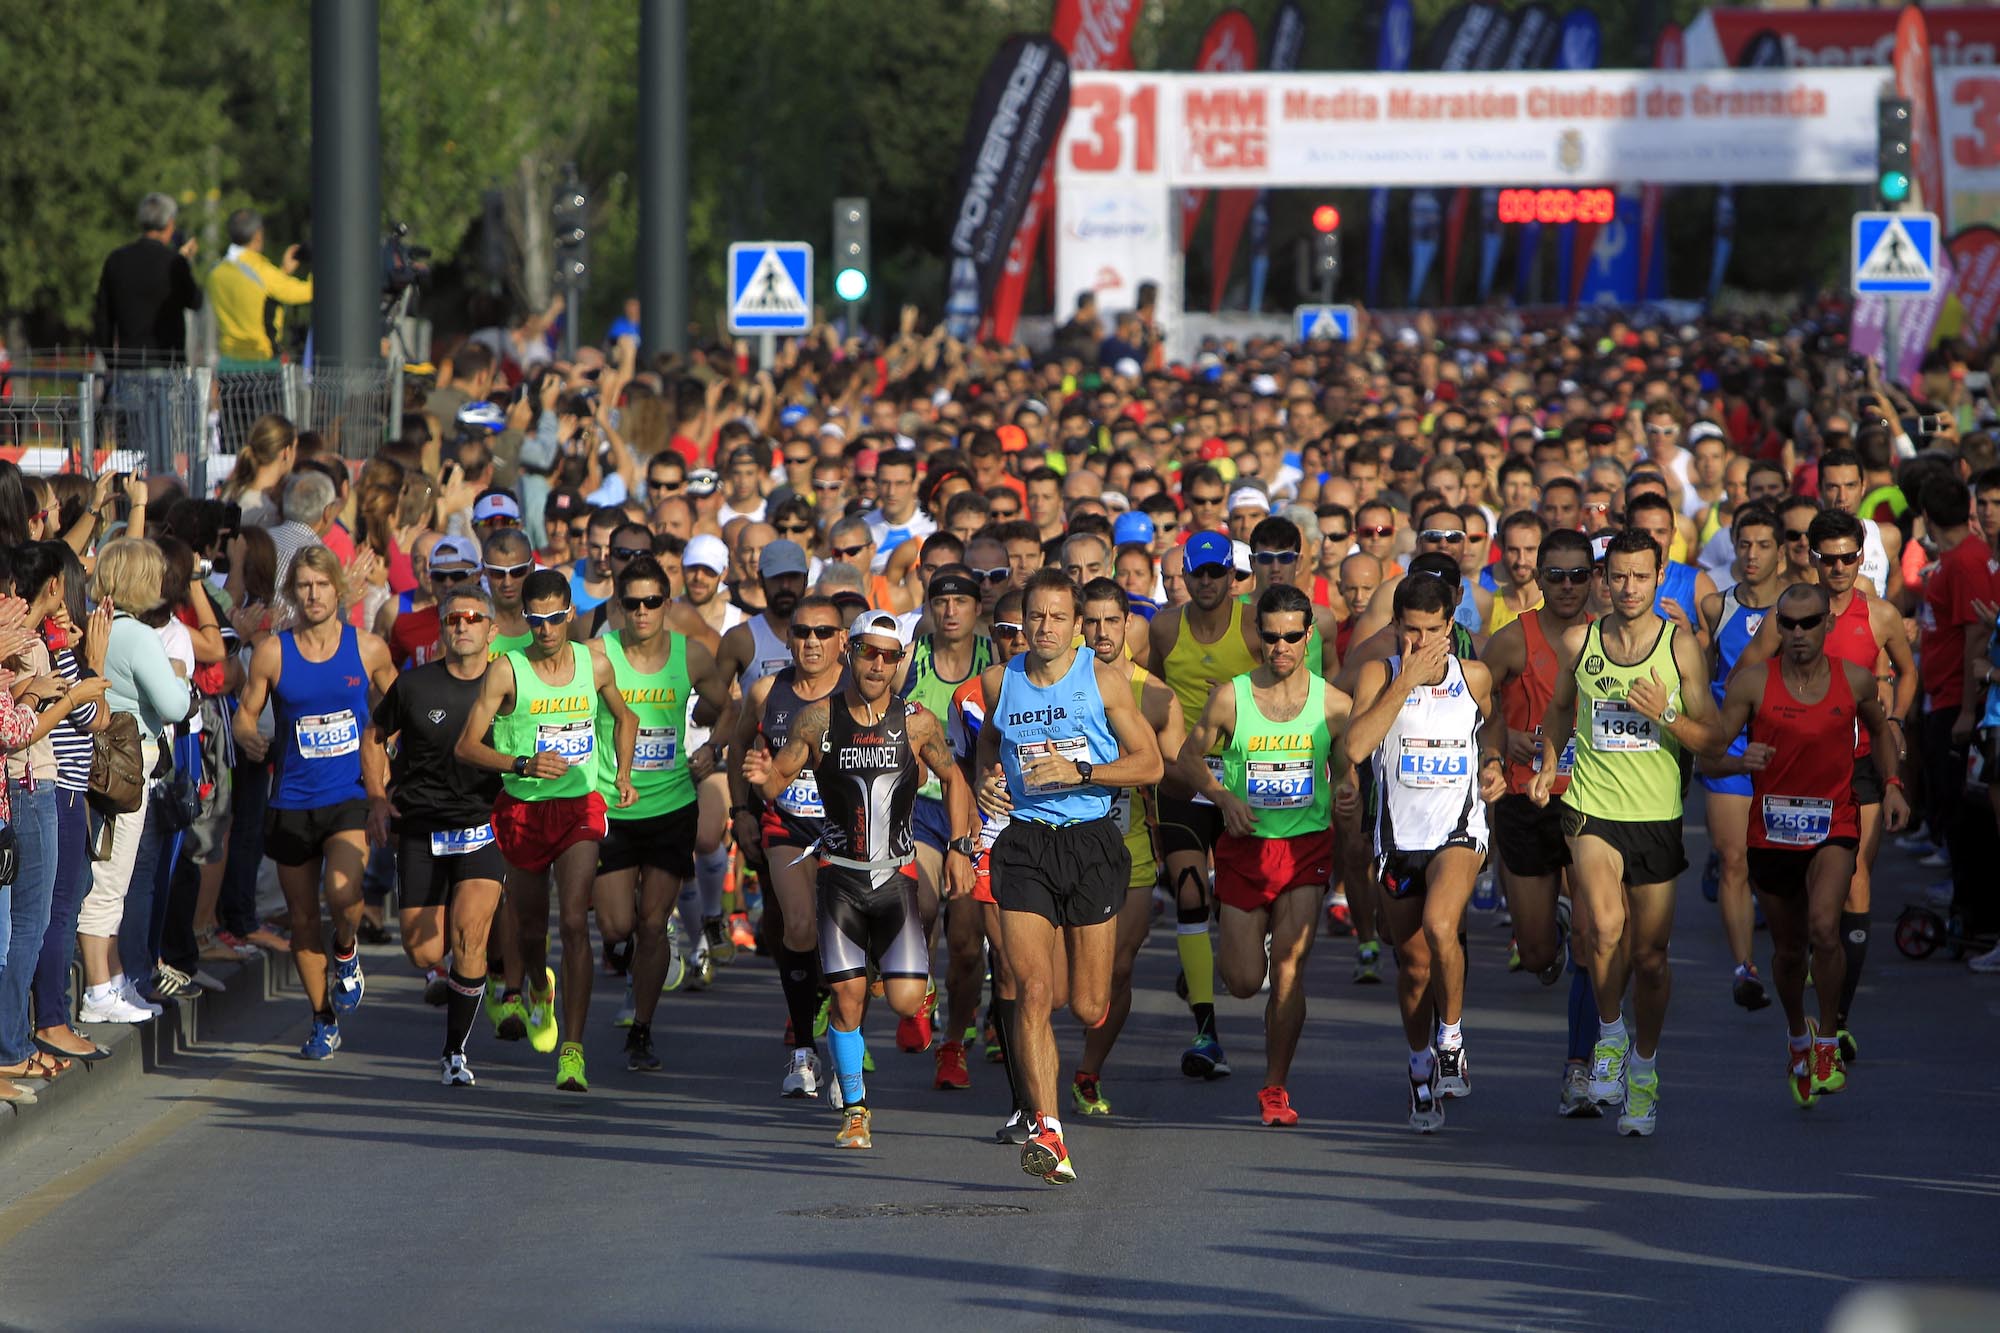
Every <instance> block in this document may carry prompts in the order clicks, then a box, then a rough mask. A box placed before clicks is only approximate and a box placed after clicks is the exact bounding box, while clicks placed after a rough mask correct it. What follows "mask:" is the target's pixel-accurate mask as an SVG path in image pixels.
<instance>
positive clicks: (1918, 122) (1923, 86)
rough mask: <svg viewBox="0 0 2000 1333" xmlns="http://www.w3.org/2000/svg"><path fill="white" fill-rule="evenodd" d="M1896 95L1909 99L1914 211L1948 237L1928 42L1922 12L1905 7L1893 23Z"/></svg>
mask: <svg viewBox="0 0 2000 1333" xmlns="http://www.w3.org/2000/svg"><path fill="white" fill-rule="evenodd" d="M1895 64H1896V95H1897V96H1898V97H1907V98H1909V99H1910V157H1911V159H1912V167H1913V169H1912V171H1911V172H1910V175H1911V176H1912V177H1914V178H1915V181H1916V187H1917V189H1916V198H1915V199H1914V200H1913V201H1912V202H1913V204H1914V206H1915V207H1917V208H1921V209H1925V210H1928V211H1929V212H1932V213H1935V214H1937V215H1938V225H1939V226H1940V227H1943V228H1944V229H1945V234H1946V235H1949V234H1950V233H1951V218H1950V217H1949V216H1948V214H1949V212H1950V207H1951V200H1949V199H1947V198H1946V197H1945V192H1944V153H1943V151H1942V150H1943V147H1944V145H1943V144H1942V143H1940V142H1939V140H1938V115H1937V93H1936V89H1937V85H1936V83H1934V82H1933V81H1932V79H1931V39H1930V33H1929V31H1928V29H1927V28H1926V27H1925V24H1924V11H1923V10H1921V9H1918V8H1917V7H1916V6H1915V5H1906V6H1904V8H1903V14H1902V17H1901V18H1899V19H1897V20H1896V54H1895Z"/></svg>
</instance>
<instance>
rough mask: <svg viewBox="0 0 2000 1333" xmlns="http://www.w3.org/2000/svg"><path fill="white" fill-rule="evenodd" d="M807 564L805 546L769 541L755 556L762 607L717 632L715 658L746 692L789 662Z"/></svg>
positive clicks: (788, 542)
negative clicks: (719, 646) (795, 611)
mask: <svg viewBox="0 0 2000 1333" xmlns="http://www.w3.org/2000/svg"><path fill="white" fill-rule="evenodd" d="M683 559H685V557H683ZM807 567H808V566H807V562H806V553H805V550H804V548H803V547H801V546H800V545H799V544H798V543H797V542H794V541H785V540H783V539H780V540H778V541H774V542H772V543H771V544H770V545H769V546H766V547H765V548H764V550H763V553H762V555H760V556H759V557H758V565H757V583H758V586H759V587H760V588H761V589H762V590H763V593H764V609H763V610H762V611H759V612H758V613H757V614H756V615H754V616H751V617H750V618H749V619H748V620H746V621H744V622H743V623H741V624H739V625H737V626H736V627H735V628H733V629H731V630H730V631H729V632H728V633H726V634H724V635H723V636H722V651H721V652H720V653H719V654H718V659H717V660H718V661H719V662H720V663H721V666H722V669H723V670H724V671H726V672H728V673H729V674H730V675H732V676H734V677H735V678H736V686H737V688H738V689H740V690H742V691H743V692H744V693H745V694H746V695H747V694H748V693H749V690H750V687H751V686H752V685H754V684H756V683H757V682H758V681H760V680H762V679H763V678H764V677H766V676H768V675H771V674H772V673H773V672H777V671H782V670H784V669H785V668H786V667H788V666H790V665H791V663H792V654H791V648H790V647H789V644H790V641H791V624H792V608H794V607H796V606H797V605H798V604H799V598H801V597H803V596H805V595H806V570H807Z"/></svg>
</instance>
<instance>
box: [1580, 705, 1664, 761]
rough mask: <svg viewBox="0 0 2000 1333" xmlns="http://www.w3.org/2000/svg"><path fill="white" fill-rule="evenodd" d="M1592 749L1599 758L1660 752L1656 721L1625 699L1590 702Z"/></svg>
mask: <svg viewBox="0 0 2000 1333" xmlns="http://www.w3.org/2000/svg"><path fill="white" fill-rule="evenodd" d="M1590 748H1591V749H1593V750H1596V751H1597V752H1598V753H1600V754H1606V753H1614V752H1625V753H1629V752H1631V751H1634V750H1657V749H1659V748H1660V741H1659V737H1658V735H1657V734H1656V733H1655V731H1654V727H1653V719H1652V718H1650V717H1647V716H1646V715H1645V714H1644V713H1642V712H1640V711H1639V710H1638V709H1636V708H1634V707H1633V706H1632V705H1631V704H1628V703H1626V702H1625V701H1624V700H1623V699H1592V700H1591V701H1590Z"/></svg>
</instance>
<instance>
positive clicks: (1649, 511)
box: [1625, 491, 1715, 777]
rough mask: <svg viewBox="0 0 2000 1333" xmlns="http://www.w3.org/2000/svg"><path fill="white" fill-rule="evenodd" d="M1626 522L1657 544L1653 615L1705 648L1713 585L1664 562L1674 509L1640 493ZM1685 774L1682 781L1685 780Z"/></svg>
mask: <svg viewBox="0 0 2000 1333" xmlns="http://www.w3.org/2000/svg"><path fill="white" fill-rule="evenodd" d="M1625 522H1626V524H1627V525H1628V526H1631V527H1634V528H1637V529H1639V531H1641V532H1643V533H1645V534H1646V535H1647V536H1649V537H1651V538H1652V539H1653V540H1654V541H1655V542H1657V543H1658V544H1659V547H1660V551H1661V557H1660V558H1661V559H1662V560H1664V561H1665V563H1664V564H1663V565H1661V566H1660V590H1659V592H1658V594H1657V595H1655V596H1654V598H1653V614H1654V615H1656V616H1658V617H1659V618H1660V619H1662V620H1670V621H1672V622H1673V623H1674V624H1676V625H1679V626H1680V627H1681V628H1682V629H1684V630H1686V631H1687V632H1688V633H1690V634H1692V635H1694V636H1695V638H1696V639H1697V641H1699V642H1700V644H1701V646H1702V647H1703V648H1706V647H1708V627H1707V626H1705V625H1703V624H1702V623H1701V608H1702V607H1703V605H1705V604H1706V603H1707V601H1708V599H1709V598H1710V597H1712V596H1714V595H1715V582H1714V580H1712V579H1710V578H1709V577H1708V575H1707V574H1705V573H1703V572H1702V571H1701V570H1699V569H1697V568H1695V566H1693V565H1683V564H1681V563H1679V562H1678V561H1674V560H1667V559H1666V555H1665V553H1666V552H1667V551H1668V550H1670V549H1672V546H1673V540H1674V506H1673V504H1672V503H1671V502H1670V501H1669V500H1668V499H1667V497H1666V496H1664V495H1656V494H1654V493H1653V492H1651V491H1642V492H1640V493H1639V494H1638V495H1634V496H1632V497H1630V498H1629V499H1628V500H1626V502H1625ZM1685 776H1686V775H1685V771H1684V772H1683V777H1685Z"/></svg>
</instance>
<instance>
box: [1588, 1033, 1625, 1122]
mask: <svg viewBox="0 0 2000 1333" xmlns="http://www.w3.org/2000/svg"><path fill="white" fill-rule="evenodd" d="M1631 1053H1632V1039H1631V1038H1630V1037H1620V1038H1619V1039H1618V1040H1616V1041H1605V1040H1602V1039H1599V1041H1598V1043H1597V1045H1596V1047H1595V1048H1593V1049H1592V1050H1591V1053H1590V1100H1592V1101H1594V1102H1596V1103H1597V1104H1598V1105H1599V1106H1618V1105H1620V1104H1622V1103H1623V1102H1624V1100H1625V1057H1626V1056H1627V1055H1630V1054H1631Z"/></svg>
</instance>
